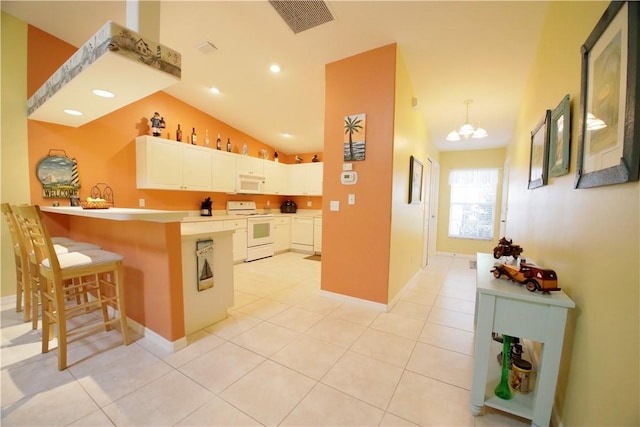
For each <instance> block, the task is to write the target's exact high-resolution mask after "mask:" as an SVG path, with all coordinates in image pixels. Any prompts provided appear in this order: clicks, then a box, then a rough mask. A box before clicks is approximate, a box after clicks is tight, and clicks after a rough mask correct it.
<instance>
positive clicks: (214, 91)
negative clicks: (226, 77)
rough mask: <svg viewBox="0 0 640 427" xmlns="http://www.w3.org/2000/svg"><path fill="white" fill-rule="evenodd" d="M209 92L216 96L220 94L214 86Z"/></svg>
mask: <svg viewBox="0 0 640 427" xmlns="http://www.w3.org/2000/svg"><path fill="white" fill-rule="evenodd" d="M209 90H210V91H211V93H215V94H216V95H217V94H219V93H220V89H218V88H217V87H214V86H211V88H210V89H209Z"/></svg>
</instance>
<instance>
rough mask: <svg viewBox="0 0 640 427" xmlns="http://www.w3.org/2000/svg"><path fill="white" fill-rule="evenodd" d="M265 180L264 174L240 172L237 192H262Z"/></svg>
mask: <svg viewBox="0 0 640 427" xmlns="http://www.w3.org/2000/svg"><path fill="white" fill-rule="evenodd" d="M264 181H265V178H264V176H259V175H254V174H252V173H248V172H239V173H238V185H237V187H236V192H238V193H243V194H261V193H262V186H263V185H264Z"/></svg>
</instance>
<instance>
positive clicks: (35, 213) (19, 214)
mask: <svg viewBox="0 0 640 427" xmlns="http://www.w3.org/2000/svg"><path fill="white" fill-rule="evenodd" d="M13 211H14V215H15V218H16V220H17V222H18V225H19V226H20V228H21V229H22V232H23V233H24V234H26V235H28V236H29V239H30V241H31V246H32V249H33V252H34V254H35V257H36V262H37V263H38V265H40V267H41V268H42V263H43V262H44V261H45V260H47V259H48V260H49V266H50V269H51V271H52V273H53V276H54V277H55V278H57V279H61V273H60V271H61V270H60V263H59V261H58V256H57V255H56V251H55V249H54V247H53V243H52V242H51V236H50V235H49V231H48V230H47V227H46V226H45V224H44V221H43V219H42V213H41V212H40V207H39V206H38V205H33V206H31V205H24V206H14V208H13ZM56 276H57V277H56Z"/></svg>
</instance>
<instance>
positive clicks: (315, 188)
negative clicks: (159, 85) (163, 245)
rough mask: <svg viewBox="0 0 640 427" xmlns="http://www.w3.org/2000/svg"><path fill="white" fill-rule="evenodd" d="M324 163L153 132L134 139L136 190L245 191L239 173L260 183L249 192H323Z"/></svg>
mask: <svg viewBox="0 0 640 427" xmlns="http://www.w3.org/2000/svg"><path fill="white" fill-rule="evenodd" d="M322 174H323V164H322V163H319V162H318V163H301V164H295V165H288V164H284V163H276V162H273V161H270V160H263V159H260V158H258V157H251V156H246V155H241V154H235V153H228V152H226V151H219V150H212V149H211V148H207V147H201V146H197V145H190V144H185V143H180V142H177V141H170V140H168V139H163V138H157V137H154V136H139V137H138V138H136V177H137V188H145V189H146V188H148V189H156V190H183V191H214V192H220V193H235V192H238V193H241V192H243V191H244V190H242V188H241V187H239V183H238V182H239V179H238V177H239V176H242V177H243V178H244V179H245V180H251V179H253V178H254V177H255V179H256V180H259V181H260V182H261V186H260V187H258V188H257V189H256V190H255V191H244V192H246V193H254V194H255V193H260V194H276V195H287V196H321V195H322V178H323V177H322Z"/></svg>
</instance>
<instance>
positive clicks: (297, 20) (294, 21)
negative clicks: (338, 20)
mask: <svg viewBox="0 0 640 427" xmlns="http://www.w3.org/2000/svg"><path fill="white" fill-rule="evenodd" d="M269 3H271V6H273V8H274V9H275V10H276V11H277V12H278V13H279V14H280V16H281V17H282V19H284V21H285V22H286V23H287V25H288V26H289V28H291V31H293V33H294V34H298V33H300V32H302V31H305V30H308V29H310V28H313V27H317V26H318V25H321V24H326V23H327V22H331V21H333V19H334V18H333V15H332V14H331V11H330V10H329V8H328V7H327V5H326V3H325V2H324V1H315V0H304V1H302V0H269Z"/></svg>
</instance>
